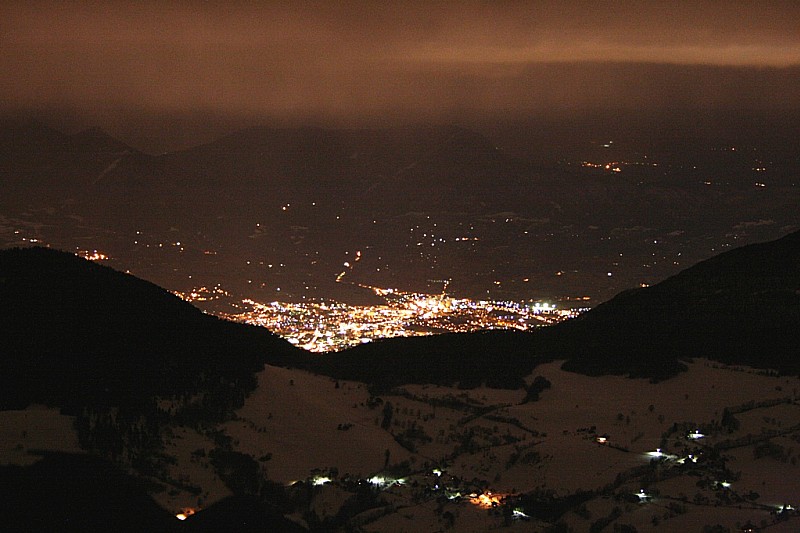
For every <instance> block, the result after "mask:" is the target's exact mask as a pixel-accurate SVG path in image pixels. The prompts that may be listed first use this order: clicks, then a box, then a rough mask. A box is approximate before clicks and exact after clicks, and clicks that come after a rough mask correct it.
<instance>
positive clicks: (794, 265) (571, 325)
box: [539, 232, 800, 378]
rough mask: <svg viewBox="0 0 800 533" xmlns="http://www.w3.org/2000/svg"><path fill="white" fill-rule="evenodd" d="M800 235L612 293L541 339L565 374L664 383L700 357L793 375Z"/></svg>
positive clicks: (797, 362) (799, 335)
mask: <svg viewBox="0 0 800 533" xmlns="http://www.w3.org/2000/svg"><path fill="white" fill-rule="evenodd" d="M798 343H800V232H796V233H792V234H789V235H787V236H785V237H783V238H781V239H778V240H776V241H772V242H767V243H761V244H754V245H749V246H744V247H742V248H737V249H735V250H731V251H729V252H726V253H724V254H720V255H718V256H716V257H713V258H711V259H709V260H707V261H703V262H701V263H699V264H697V265H695V266H693V267H691V268H688V269H686V270H684V271H683V272H681V273H679V274H678V275H676V276H673V277H670V278H668V279H666V280H664V281H663V282H661V283H659V284H657V285H654V286H652V287H647V288H642V289H634V290H629V291H626V292H623V293H621V294H619V295H618V296H617V297H615V298H614V299H612V300H610V301H609V302H606V303H604V304H601V305H599V306H598V307H596V308H595V309H593V310H592V311H590V312H588V313H586V314H585V315H583V316H581V317H579V318H578V319H576V320H573V321H570V322H566V323H564V324H560V325H558V326H555V327H553V328H551V329H548V330H546V331H543V332H542V335H541V336H540V345H539V352H540V353H541V354H542V355H554V356H557V357H562V358H565V359H569V361H568V362H567V363H566V364H565V368H566V369H570V370H575V371H579V372H584V373H589V374H604V373H623V374H625V373H629V374H631V375H634V376H643V377H651V378H665V377H669V376H671V375H674V374H675V373H676V372H677V371H679V370H680V369H681V368H682V367H683V365H682V363H680V362H679V359H685V358H688V357H703V358H708V359H712V360H716V361H721V362H724V363H736V364H746V365H751V366H754V367H757V368H770V369H774V370H777V371H779V372H781V373H798V372H800V359H799V358H798V356H797V346H798Z"/></svg>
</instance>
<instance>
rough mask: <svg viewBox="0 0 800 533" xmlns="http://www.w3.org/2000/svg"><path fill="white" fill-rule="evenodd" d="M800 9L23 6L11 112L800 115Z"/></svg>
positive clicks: (3, 33)
mask: <svg viewBox="0 0 800 533" xmlns="http://www.w3.org/2000/svg"><path fill="white" fill-rule="evenodd" d="M798 23H800V4H798V3H796V2H731V1H727V2H714V1H691V2H688V1H687V2H669V3H667V2H567V1H554V2H429V1H425V2H405V1H404V2H392V3H387V2H303V3H298V2H287V3H277V2H266V3H260V2H259V3H256V2H253V3H245V2H225V3H223V2H170V3H164V2H97V3H91V2H80V3H68V2H58V3H56V2H38V3H36V2H34V3H22V2H8V3H5V4H3V5H2V6H0V48H2V54H0V71H2V73H3V76H2V80H1V81H0V101H2V102H4V104H2V105H3V106H4V107H5V110H7V111H8V110H34V111H36V110H39V111H41V110H54V112H61V113H72V114H74V115H84V116H92V117H96V116H106V117H108V116H112V117H116V119H117V121H121V120H122V117H125V120H127V119H128V117H130V116H133V115H135V114H137V113H139V114H143V115H147V114H149V115H153V114H159V113H164V114H170V115H191V114H194V115H201V116H202V115H204V114H205V115H207V116H216V117H229V118H228V119H227V120H235V119H234V118H231V117H260V118H265V119H267V118H268V119H282V120H323V121H324V120H340V121H341V120H355V121H358V120H367V119H375V118H376V117H409V116H413V117H419V118H428V117H446V116H449V115H458V114H463V113H468V114H475V115H492V114H504V113H510V114H513V113H521V112H537V111H538V112H541V111H546V110H553V109H562V110H576V109H577V110H581V109H592V108H597V107H603V108H607V107H611V108H616V107H619V108H637V107H642V108H647V109H653V108H665V109H666V108H670V107H691V106H699V107H719V108H724V107H731V106H732V107H737V106H746V107H750V108H756V109H758V108H781V107H788V108H798V107H800V103H799V101H798V100H800V96H798V95H797V91H796V87H797V86H798V81H799V80H800V78H799V77H798V68H799V67H800V32H797V27H798Z"/></svg>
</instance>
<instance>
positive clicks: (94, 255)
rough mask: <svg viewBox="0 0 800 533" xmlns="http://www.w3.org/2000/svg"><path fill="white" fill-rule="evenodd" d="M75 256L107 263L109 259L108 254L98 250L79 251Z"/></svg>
mask: <svg viewBox="0 0 800 533" xmlns="http://www.w3.org/2000/svg"><path fill="white" fill-rule="evenodd" d="M31 242H33V241H31ZM75 255H77V256H78V257H83V258H84V259H88V260H89V261H105V260H107V259H108V256H107V255H106V254H104V253H103V252H98V251H97V250H79V251H78V252H77V253H76V254H75Z"/></svg>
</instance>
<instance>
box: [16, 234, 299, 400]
mask: <svg viewBox="0 0 800 533" xmlns="http://www.w3.org/2000/svg"><path fill="white" fill-rule="evenodd" d="M0 302H2V308H1V309H0V329H2V331H4V332H5V334H4V336H3V340H2V343H3V350H2V356H1V357H2V359H1V360H0V365H2V366H1V368H2V372H0V380H2V383H1V384H0V390H2V393H1V395H0V405H2V406H3V407H10V406H25V405H27V404H29V403H32V402H39V403H46V404H50V405H60V406H68V407H73V408H77V407H79V406H82V405H121V404H126V403H137V402H142V401H148V400H149V399H150V398H152V397H154V396H180V395H186V394H193V393H195V392H197V391H198V390H200V389H203V390H208V389H209V387H210V388H212V389H217V388H219V389H223V388H224V387H222V385H221V384H224V385H225V386H229V387H230V388H233V389H238V390H240V391H247V390H249V389H251V388H252V387H254V386H255V382H254V378H253V373H254V372H256V371H258V370H260V369H261V368H262V366H263V364H264V362H266V361H271V362H273V363H278V364H279V363H281V362H282V361H285V360H286V359H288V358H291V357H293V356H294V355H295V354H296V353H299V352H301V351H300V350H297V349H295V348H293V347H292V346H291V345H290V344H289V343H287V342H285V341H283V340H282V339H280V338H279V337H277V336H275V335H273V334H271V333H269V332H268V331H266V330H264V329H262V328H256V327H251V326H245V325H241V324H234V323H230V322H226V321H223V320H219V319H217V318H215V317H212V316H209V315H206V314H204V313H202V312H201V311H199V310H198V309H196V308H195V307H193V306H191V305H190V304H188V303H186V302H184V301H182V300H180V299H179V298H177V297H176V296H174V295H172V294H170V293H169V292H167V291H166V290H164V289H161V288H159V287H157V286H155V285H153V284H151V283H148V282H145V281H142V280H140V279H137V278H135V277H133V276H130V275H128V274H123V273H121V272H117V271H115V270H112V269H110V268H107V267H104V266H101V265H98V264H95V263H91V262H89V261H86V260H84V259H81V258H78V257H76V256H74V255H72V254H69V253H65V252H59V251H55V250H50V249H45V248H27V249H11V250H3V251H0Z"/></svg>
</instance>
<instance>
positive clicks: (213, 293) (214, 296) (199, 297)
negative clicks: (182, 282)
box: [174, 285, 231, 302]
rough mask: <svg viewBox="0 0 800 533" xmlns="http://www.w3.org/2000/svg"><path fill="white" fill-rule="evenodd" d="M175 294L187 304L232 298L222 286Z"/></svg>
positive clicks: (197, 288)
mask: <svg viewBox="0 0 800 533" xmlns="http://www.w3.org/2000/svg"><path fill="white" fill-rule="evenodd" d="M174 294H175V295H176V296H178V297H179V298H182V299H183V300H186V301H187V302H210V301H213V300H219V299H221V298H225V297H228V298H229V297H230V296H231V295H230V293H228V292H227V291H225V290H224V289H223V288H222V287H221V286H220V285H216V286H214V287H195V288H194V289H192V290H191V291H188V292H181V291H174Z"/></svg>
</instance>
